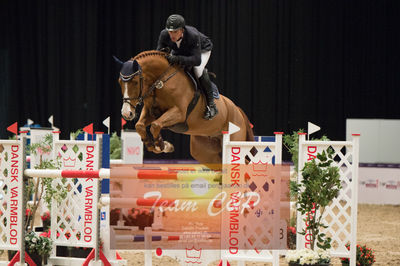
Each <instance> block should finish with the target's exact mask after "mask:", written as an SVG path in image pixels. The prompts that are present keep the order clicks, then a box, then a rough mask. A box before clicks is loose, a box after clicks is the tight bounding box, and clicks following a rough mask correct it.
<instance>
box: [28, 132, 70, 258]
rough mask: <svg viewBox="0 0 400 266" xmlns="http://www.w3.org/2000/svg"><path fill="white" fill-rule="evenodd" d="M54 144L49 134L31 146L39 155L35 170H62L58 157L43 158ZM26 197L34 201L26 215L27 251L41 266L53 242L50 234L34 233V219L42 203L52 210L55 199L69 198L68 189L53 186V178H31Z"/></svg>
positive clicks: (47, 218) (32, 151) (30, 149)
mask: <svg viewBox="0 0 400 266" xmlns="http://www.w3.org/2000/svg"><path fill="white" fill-rule="evenodd" d="M52 144H53V136H52V135H51V134H47V135H46V136H45V137H44V138H43V140H42V141H40V142H38V143H35V144H31V145H30V146H29V151H30V152H31V154H35V155H39V164H38V165H35V166H34V168H35V169H60V166H61V163H60V161H59V158H58V157H57V158H56V159H55V160H47V159H44V158H43V155H45V154H49V153H50V152H51V151H52ZM26 196H27V197H30V196H32V199H31V201H30V203H27V204H29V207H27V208H26V214H25V230H26V236H25V250H26V251H27V252H28V253H29V255H30V256H31V257H32V256H33V257H34V258H32V259H34V260H35V258H36V260H39V261H36V264H38V265H41V263H42V260H43V259H45V258H47V256H48V255H49V254H50V252H51V249H52V241H51V239H50V234H49V233H47V232H44V233H45V234H46V235H44V234H42V235H40V236H38V235H37V233H36V232H34V222H35V219H34V217H35V215H36V213H37V210H38V208H39V206H40V204H41V203H42V202H45V203H46V204H47V207H48V208H49V209H51V204H52V200H53V199H56V200H57V202H61V201H62V200H64V199H65V198H66V196H67V187H64V186H61V185H57V186H53V179H52V178H29V179H28V186H27V187H26ZM27 202H28V201H27ZM43 219H44V220H43ZM42 220H43V221H45V220H46V221H47V220H50V213H48V215H47V214H46V213H45V214H44V215H42ZM35 255H37V256H35Z"/></svg>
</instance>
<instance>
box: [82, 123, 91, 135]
mask: <svg viewBox="0 0 400 266" xmlns="http://www.w3.org/2000/svg"><path fill="white" fill-rule="evenodd" d="M83 131H84V132H86V133H88V134H89V135H93V123H91V124H89V125H87V126H86V127H84V128H83Z"/></svg>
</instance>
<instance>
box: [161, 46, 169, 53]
mask: <svg viewBox="0 0 400 266" xmlns="http://www.w3.org/2000/svg"><path fill="white" fill-rule="evenodd" d="M160 51H161V52H164V53H167V54H169V53H170V52H171V49H170V48H169V47H163V48H161V49H160Z"/></svg>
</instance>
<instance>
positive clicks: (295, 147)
mask: <svg viewBox="0 0 400 266" xmlns="http://www.w3.org/2000/svg"><path fill="white" fill-rule="evenodd" d="M299 133H304V129H299V130H297V131H293V133H292V135H284V136H283V146H285V148H286V149H287V150H288V152H289V153H290V155H291V156H292V162H293V164H294V171H295V172H296V173H297V172H298V170H299V169H298V167H299ZM312 140H321V141H329V138H328V137H327V136H325V135H324V136H322V137H321V138H319V139H315V138H313V139H312Z"/></svg>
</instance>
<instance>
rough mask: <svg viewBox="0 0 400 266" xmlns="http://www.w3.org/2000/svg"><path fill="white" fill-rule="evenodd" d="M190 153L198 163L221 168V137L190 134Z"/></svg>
mask: <svg viewBox="0 0 400 266" xmlns="http://www.w3.org/2000/svg"><path fill="white" fill-rule="evenodd" d="M190 154H191V155H192V157H193V158H194V159H196V160H197V161H198V162H199V163H202V164H206V165H210V168H219V169H220V168H221V163H222V138H221V137H204V136H190Z"/></svg>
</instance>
